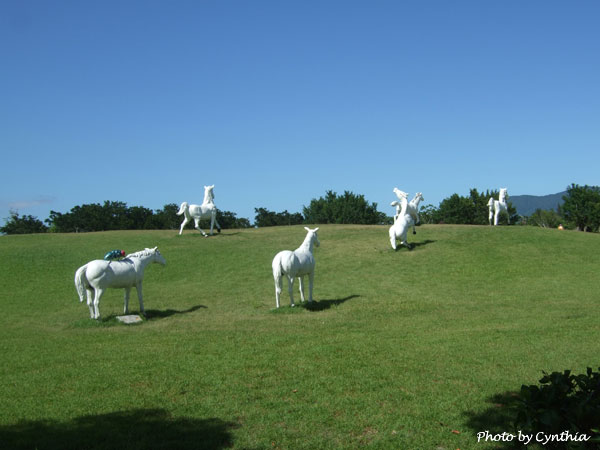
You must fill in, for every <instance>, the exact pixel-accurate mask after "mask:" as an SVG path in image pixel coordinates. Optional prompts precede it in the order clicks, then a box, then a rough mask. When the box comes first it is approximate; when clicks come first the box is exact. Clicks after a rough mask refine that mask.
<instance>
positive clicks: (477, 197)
mask: <svg viewBox="0 0 600 450" xmlns="http://www.w3.org/2000/svg"><path fill="white" fill-rule="evenodd" d="M490 198H494V199H498V191H490V190H486V191H485V193H483V192H481V193H480V192H479V191H478V190H477V189H471V190H470V191H469V196H468V197H463V196H460V195H458V194H452V195H451V196H450V197H448V198H445V199H444V200H442V201H441V202H440V206H439V207H438V209H437V210H435V211H434V213H433V220H434V222H435V223H456V224H469V225H487V224H489V207H488V202H489V200H490ZM507 206H508V214H509V216H510V223H511V224H515V223H516V222H517V221H518V219H519V216H518V214H517V210H516V208H515V207H514V206H513V205H512V203H511V202H510V201H507ZM500 217H501V220H503V221H504V220H506V219H505V215H501V216H500Z"/></svg>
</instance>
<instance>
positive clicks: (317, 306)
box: [302, 294, 360, 311]
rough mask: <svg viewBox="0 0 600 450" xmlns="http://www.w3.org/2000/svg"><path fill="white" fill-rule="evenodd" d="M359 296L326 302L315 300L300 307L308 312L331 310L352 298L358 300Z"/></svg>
mask: <svg viewBox="0 0 600 450" xmlns="http://www.w3.org/2000/svg"><path fill="white" fill-rule="evenodd" d="M358 297H360V295H358V294H353V295H349V296H347V297H344V298H336V299H328V300H318V301H317V300H315V301H313V302H312V303H303V304H302V307H303V308H305V309H307V310H309V311H325V310H326V309H331V307H332V306H337V305H341V304H342V303H345V302H347V301H348V300H352V299H353V298H358Z"/></svg>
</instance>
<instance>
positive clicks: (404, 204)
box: [390, 187, 408, 222]
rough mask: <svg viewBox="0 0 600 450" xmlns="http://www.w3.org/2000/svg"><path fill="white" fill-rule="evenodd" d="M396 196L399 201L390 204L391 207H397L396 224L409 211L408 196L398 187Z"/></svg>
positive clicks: (395, 190)
mask: <svg viewBox="0 0 600 450" xmlns="http://www.w3.org/2000/svg"><path fill="white" fill-rule="evenodd" d="M394 194H396V197H398V200H399V201H394V202H392V203H390V205H391V206H395V207H396V215H395V216H394V222H395V221H396V220H397V219H398V217H400V216H401V215H402V214H406V211H407V209H408V194H407V193H406V192H404V191H401V190H400V189H398V188H397V187H395V188H394Z"/></svg>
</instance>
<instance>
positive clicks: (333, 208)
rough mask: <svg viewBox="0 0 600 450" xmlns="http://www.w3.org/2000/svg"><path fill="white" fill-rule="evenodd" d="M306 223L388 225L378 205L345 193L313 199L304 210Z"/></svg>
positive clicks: (330, 193)
mask: <svg viewBox="0 0 600 450" xmlns="http://www.w3.org/2000/svg"><path fill="white" fill-rule="evenodd" d="M302 213H303V214H304V218H305V220H304V221H305V223H311V224H318V223H355V224H381V223H387V219H388V218H387V216H386V214H385V213H382V212H380V211H377V203H371V204H369V202H368V201H367V200H366V199H365V197H364V195H358V194H354V193H352V192H349V191H345V192H344V195H340V196H338V195H337V194H336V193H335V192H333V191H327V192H326V193H325V197H320V198H318V199H312V200H311V202H310V204H309V205H308V206H305V207H304V208H303V210H302Z"/></svg>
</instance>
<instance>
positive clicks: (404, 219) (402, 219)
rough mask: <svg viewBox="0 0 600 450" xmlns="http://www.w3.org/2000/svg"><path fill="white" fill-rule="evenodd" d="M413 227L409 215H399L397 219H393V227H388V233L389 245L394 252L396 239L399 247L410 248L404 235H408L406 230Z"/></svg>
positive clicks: (413, 222)
mask: <svg viewBox="0 0 600 450" xmlns="http://www.w3.org/2000/svg"><path fill="white" fill-rule="evenodd" d="M414 225H415V221H414V220H413V218H412V216H411V215H410V214H402V213H401V214H400V215H399V216H398V217H397V218H394V225H392V226H391V227H390V231H389V235H390V243H391V244H392V248H393V249H394V250H396V239H400V245H405V246H407V247H408V248H410V245H408V242H407V241H406V234H407V233H408V229H409V228H410V227H411V226H413V227H414Z"/></svg>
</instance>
